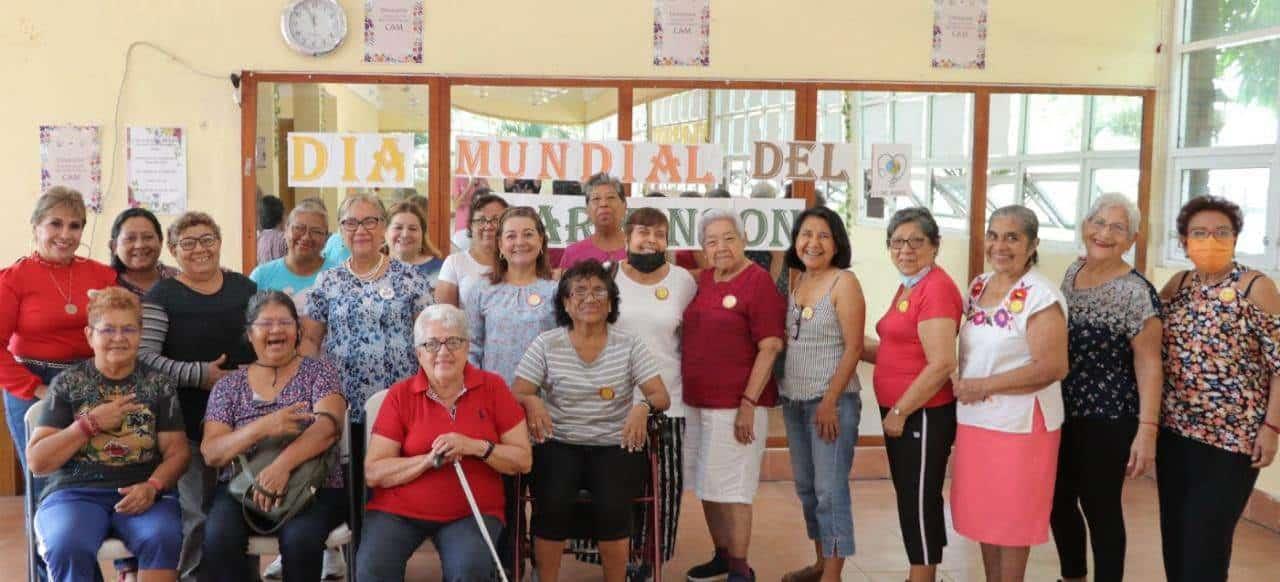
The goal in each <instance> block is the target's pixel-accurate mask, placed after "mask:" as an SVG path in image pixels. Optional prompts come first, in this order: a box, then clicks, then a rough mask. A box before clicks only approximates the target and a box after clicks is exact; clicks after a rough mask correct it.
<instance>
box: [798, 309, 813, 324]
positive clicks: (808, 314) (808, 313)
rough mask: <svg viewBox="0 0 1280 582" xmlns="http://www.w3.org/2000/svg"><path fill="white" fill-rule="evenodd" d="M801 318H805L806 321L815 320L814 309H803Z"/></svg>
mask: <svg viewBox="0 0 1280 582" xmlns="http://www.w3.org/2000/svg"><path fill="white" fill-rule="evenodd" d="M800 317H803V318H805V320H806V321H808V320H810V319H813V308H812V307H806V308H804V309H801V310H800Z"/></svg>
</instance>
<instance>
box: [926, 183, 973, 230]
mask: <svg viewBox="0 0 1280 582" xmlns="http://www.w3.org/2000/svg"><path fill="white" fill-rule="evenodd" d="M932 173H933V181H932V183H931V190H930V196H931V200H932V203H931V204H930V205H929V210H930V211H931V212H933V216H934V218H936V219H937V220H938V224H940V225H942V226H943V227H947V228H958V229H965V228H968V224H967V221H968V218H967V217H968V216H969V170H968V168H934V169H933V172H932Z"/></svg>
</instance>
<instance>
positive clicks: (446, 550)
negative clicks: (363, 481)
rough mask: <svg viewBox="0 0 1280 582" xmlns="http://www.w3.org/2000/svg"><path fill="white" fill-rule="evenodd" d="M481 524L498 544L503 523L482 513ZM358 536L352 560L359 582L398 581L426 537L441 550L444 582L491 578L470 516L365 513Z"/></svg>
mask: <svg viewBox="0 0 1280 582" xmlns="http://www.w3.org/2000/svg"><path fill="white" fill-rule="evenodd" d="M484 524H485V527H486V528H487V529H488V530H489V539H491V540H494V541H497V539H498V533H499V532H501V531H502V522H501V521H499V520H498V518H496V517H493V516H491V515H486V516H484ZM362 534H363V536H364V539H363V540H361V542H360V554H359V555H358V556H357V557H356V580H359V581H360V582H403V580H404V568H405V564H407V563H408V562H409V557H410V556H412V555H413V552H414V551H415V550H417V549H418V546H420V545H422V542H423V541H425V540H426V539H427V538H432V541H434V542H435V544H436V549H437V550H439V551H440V570H441V571H442V572H443V574H444V582H488V580H489V578H490V576H492V575H494V569H493V558H492V557H491V556H490V555H489V548H488V547H487V546H486V545H485V543H484V538H483V537H482V536H481V535H480V528H479V527H477V526H476V520H475V518H473V517H471V516H467V517H464V518H462V519H459V520H457V521H452V522H449V523H441V522H435V521H423V520H420V519H413V518H410V517H404V516H401V515H395V514H392V513H384V512H381V511H370V512H368V513H366V514H365V516H364V530H363V532H362Z"/></svg>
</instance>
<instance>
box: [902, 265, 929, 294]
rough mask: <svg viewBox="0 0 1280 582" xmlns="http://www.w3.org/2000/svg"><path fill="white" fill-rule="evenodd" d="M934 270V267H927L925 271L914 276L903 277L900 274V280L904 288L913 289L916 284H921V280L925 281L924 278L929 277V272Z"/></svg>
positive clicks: (922, 270)
mask: <svg viewBox="0 0 1280 582" xmlns="http://www.w3.org/2000/svg"><path fill="white" fill-rule="evenodd" d="M932 270H933V267H925V268H923V269H920V272H918V273H916V274H914V275H903V274H901V273H899V274H898V279H900V280H901V281H902V286H903V287H906V288H907V289H910V288H912V287H915V286H916V284H917V283H919V282H920V280H921V279H924V276H925V275H928V274H929V271H932Z"/></svg>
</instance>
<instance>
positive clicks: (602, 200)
mask: <svg viewBox="0 0 1280 582" xmlns="http://www.w3.org/2000/svg"><path fill="white" fill-rule="evenodd" d="M611 202H622V199H621V198H619V197H617V196H613V195H606V196H592V197H590V198H587V203H588V204H594V205H596V206H599V205H601V204H609V203H611Z"/></svg>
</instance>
